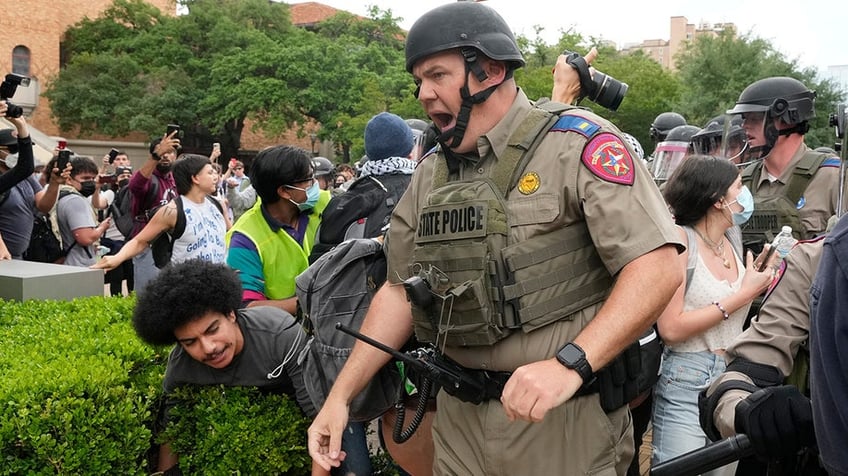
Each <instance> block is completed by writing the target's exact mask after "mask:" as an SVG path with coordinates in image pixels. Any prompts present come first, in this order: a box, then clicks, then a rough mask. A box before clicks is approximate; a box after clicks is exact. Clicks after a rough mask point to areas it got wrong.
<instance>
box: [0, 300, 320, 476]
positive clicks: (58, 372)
mask: <svg viewBox="0 0 848 476" xmlns="http://www.w3.org/2000/svg"><path fill="white" fill-rule="evenodd" d="M134 303H135V300H134V299H133V298H120V297H118V298H111V297H94V298H81V299H77V300H74V301H72V302H62V301H58V302H57V301H27V302H25V303H17V302H8V301H2V300H0V349H2V351H0V474H36V475H38V474H122V475H132V474H149V473H150V472H152V469H153V467H152V466H151V461H153V460H154V456H155V440H156V437H154V435H153V431H152V428H153V422H154V417H155V415H156V409H157V408H158V407H159V402H160V401H161V392H162V390H161V388H162V387H161V381H162V375H163V373H164V370H165V363H166V361H167V356H168V351H169V349H164V348H159V349H157V348H152V347H150V346H147V345H146V344H143V343H142V342H141V341H139V340H138V338H137V337H136V336H135V333H134V332H133V329H132V325H131V324H130V316H131V315H132V307H133V305H134ZM184 396H185V397H187V398H189V397H190V398H193V399H194V400H193V403H192V404H191V405H186V406H185V407H183V409H182V410H180V411H179V413H178V415H179V416H180V419H179V421H178V422H177V423H176V424H175V426H174V428H173V429H172V430H173V431H172V432H171V433H170V434H171V435H173V436H174V438H175V439H174V441H173V445H174V448H177V449H178V450H180V451H181V452H182V453H183V457H182V461H183V463H181V467H184V468H185V469H188V470H189V471H190V472H197V473H204V474H231V473H234V472H236V473H237V472H241V473H247V474H273V473H280V474H307V473H308V468H309V460H308V458H309V456H308V455H307V453H306V449H305V440H306V438H305V435H306V433H305V430H306V426H307V422H306V421H304V418H303V417H302V416H301V414H300V411H299V410H298V409H297V407H296V406H295V405H294V404H293V403H291V402H289V401H288V400H287V399H285V398H284V397H279V396H267V397H262V396H260V395H258V394H257V393H256V392H255V391H251V390H248V389H224V390H222V389H218V388H210V389H204V390H202V391H197V392H194V394H192V392H186V393H185V395H184Z"/></svg>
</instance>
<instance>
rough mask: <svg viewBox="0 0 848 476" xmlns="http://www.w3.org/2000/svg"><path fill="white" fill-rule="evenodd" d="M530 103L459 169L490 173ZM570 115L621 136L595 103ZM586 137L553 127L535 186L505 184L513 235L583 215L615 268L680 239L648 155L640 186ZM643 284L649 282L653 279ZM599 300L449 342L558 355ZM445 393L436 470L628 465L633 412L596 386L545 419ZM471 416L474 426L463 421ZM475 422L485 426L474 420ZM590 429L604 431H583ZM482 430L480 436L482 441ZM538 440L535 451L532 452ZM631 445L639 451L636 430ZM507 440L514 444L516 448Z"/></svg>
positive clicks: (494, 361)
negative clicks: (601, 163) (606, 401)
mask: <svg viewBox="0 0 848 476" xmlns="http://www.w3.org/2000/svg"><path fill="white" fill-rule="evenodd" d="M531 107H532V106H531V104H530V102H529V101H528V100H527V97H526V96H525V95H524V94H523V92H519V95H518V97H517V98H516V101H515V102H514V104H513V106H512V108H511V109H510V111H509V112H508V113H507V115H506V116H505V117H504V119H503V120H501V122H499V123H498V124H497V125H496V126H495V127H494V128H493V129H492V130H491V131H489V133H487V134H486V135H485V136H483V137H481V138H479V139H478V141H477V149H478V152H479V156H480V159H479V160H474V161H472V160H464V161H463V163H462V166H461V168H460V171H459V177H458V178H459V179H471V178H474V177H480V178H483V177H486V176H487V175H488V173H489V170H490V169H491V167H492V164H493V163H494V161H497V160H498V159H499V157H502V156H503V154H504V151H505V150H506V148H507V142H508V139H509V137H510V135H511V134H512V132H513V129H514V128H515V127H516V126H517V125H518V124H520V122H521V120H522V119H523V118H524V117H525V115H526V114H527V113H528V112H529V111H530V109H531ZM566 114H574V115H579V116H581V117H583V118H586V119H588V120H589V121H591V122H592V123H594V124H597V125H598V126H600V130H598V131H597V132H596V133H595V134H594V135H593V136H592V137H598V136H599V135H600V134H604V133H607V134H613V135H614V136H615V137H618V135H619V132H618V130H617V129H616V128H615V127H614V126H612V125H611V124H610V123H609V122H607V121H606V120H604V119H602V118H600V117H598V116H596V115H594V114H592V113H591V112H588V111H584V110H579V109H573V110H569V111H568V112H567V113H566ZM590 140H591V138H589V137H586V136H584V135H582V134H581V133H579V132H574V131H568V132H559V131H551V132H548V133H547V134H546V136H545V138H544V139H543V141H542V142H541V144H540V145H539V147H538V149H536V152H535V154H534V155H533V157H532V159H531V160H530V161H529V163H528V165H527V167H526V168H525V169H524V174H527V173H536V174H537V176H538V178H539V187H538V189H537V190H535V191H533V192H531V193H527V194H523V193H521V192H520V191H519V190H517V189H515V190H511V191H510V192H509V194H508V199H509V202H508V203H509V207H510V208H509V209H510V212H511V218H512V219H513V223H512V224H513V226H512V227H511V229H510V239H511V241H512V242H513V243H514V242H519V241H521V240H526V239H528V238H531V237H534V236H537V235H540V234H544V233H548V232H550V231H553V230H557V229H559V228H561V227H564V226H567V225H569V224H571V223H575V222H580V221H585V222H586V223H587V225H588V228H589V232H590V234H591V236H592V241H593V242H594V244H595V247H596V249H597V251H598V253H599V254H600V257H601V259H602V261H603V264H604V266H606V268H607V270H608V271H609V272H610V273H611V274H616V273H618V272H619V271H620V270H621V268H622V267H623V266H624V265H626V264H627V263H629V262H630V261H632V260H633V259H635V258H637V257H639V256H641V255H643V254H645V253H648V252H650V251H652V250H655V249H657V248H659V247H661V246H663V245H665V244H668V243H674V244H677V245H678V246H679V247H680V248H681V249H682V246H683V245H682V244H681V242H680V237H679V235H678V233H677V232H676V230H675V228H674V224H673V222H672V220H671V216H670V214H669V212H668V208H667V207H666V205H665V203H664V201H663V199H662V197H661V195H660V193H659V191H658V189H657V187H656V185H655V184H654V182H653V180H652V178H651V175H650V173H649V172H648V171H647V170H646V169H645V167H644V165H643V164H642V163H641V161H639V160H631V161H630V166H632V167H633V170H631V172H632V173H633V175H634V177H633V184H632V185H624V184H620V183H614V182H612V181H608V180H605V179H602V178H600V177H599V176H598V175H596V174H595V173H593V172H592V171H591V170H589V168H588V167H587V165H585V164H584V163H583V162H582V161H581V155H582V154H583V153H584V147H586V146H587V144H588V143H589V142H590ZM619 141H620V139H619ZM630 155H631V156H632V155H633V152H632V151H630ZM435 159H436V157H435V156H434V155H431V156H430V157H427V158H425V159H424V160H422V162H421V163H420V164H419V166H418V168H417V170H416V171H415V174H414V176H413V179H412V183H411V184H410V186H409V188H408V189H407V192H406V194H404V196H403V198H402V199H401V200H400V201H399V202H398V205H397V207H395V210H394V214H393V216H392V222H391V227H390V229H389V234H388V238H387V243H386V246H387V248H388V263H389V265H388V268H389V272H388V279H389V280H390V281H391V282H392V283H399V282H402V281H403V279H405V278H406V277H408V276H409V275H410V266H411V265H412V262H411V256H412V251H413V241H414V237H415V233H416V229H417V226H418V217H419V211H420V210H421V208H422V206H423V204H424V201H425V198H426V196H427V194H428V192H430V189H431V183H432V175H433V167H434V165H433V164H434V162H435ZM439 160H441V159H439ZM451 178H452V179H454V178H456V177H451ZM669 265H670V266H673V263H670V264H669ZM645 285H646V286H650V283H645ZM600 306H601V304H596V305H592V306H590V307H588V308H585V309H582V310H580V311H578V312H576V313H575V314H573V315H572V316H569V317H568V318H566V319H563V320H560V321H557V322H554V323H552V324H549V325H547V326H545V327H542V328H541V329H538V330H535V331H533V332H530V333H524V332H521V331H517V332H514V333H513V334H511V335H510V336H508V337H507V338H505V339H503V340H501V341H499V342H497V343H496V344H494V345H491V346H476V347H447V348H446V349H445V353H446V354H448V355H449V356H450V357H452V358H454V359H455V360H457V361H458V362H459V363H460V364H462V365H464V366H466V367H469V368H477V369H494V370H506V371H512V370H514V369H516V368H517V367H519V366H521V365H524V364H527V363H530V362H536V361H540V360H545V359H550V358H551V357H553V356H554V354H555V353H556V351H557V350H558V349H559V348H560V347H561V346H562V345H564V344H565V343H566V342H569V341H572V340H573V339H574V338H575V337H576V336H577V335H578V334H579V333H580V331H581V330H582V329H583V327H585V326H586V324H587V323H588V322H589V321H590V320H591V319H592V318H593V317H594V315H595V313H596V312H597V310H598V309H599V308H600ZM626 318H627V316H622V319H626ZM438 403H439V407H438V411H437V417H436V425H435V427H434V440H435V443H436V452H437V455H436V464H435V466H436V468H437V472H439V471H444V472H446V473H452V472H455V471H460V472H461V473H466V472H467V474H482V473H486V474H555V473H559V474H561V473H562V472H563V471H565V469H564V468H565V466H562V464H567V467H568V468H569V470H568V471H572V470H573V471H574V472H575V474H576V472H581V474H582V471H590V470H597V469H599V468H607V472H600V473H598V474H615V468H614V466H615V463H614V462H613V461H615V460H617V459H618V460H619V461H618V463H621V462H622V461H623V463H624V466H623V467H624V468H626V467H627V465H628V464H629V462H630V459H629V457H628V456H627V455H623V454H622V453H621V451H622V448H626V445H624V446H620V443H621V440H623V439H625V436H623V435H624V434H626V433H627V432H628V429H629V424H630V423H629V416H627V412H626V411H624V407H622V409H620V410H622V411H618V410H617V411H614V412H612V413H610V414H609V415H604V413H603V412H602V411H601V410H600V407H599V404H598V399H597V396H596V395H595V396H591V398H590V397H586V398H576V399H572V400H569V401H568V402H566V404H564V405H562V406H560V407H559V408H557V409H555V410H554V411H552V412H549V414H548V415H547V416H546V417H545V420H544V421H543V422H541V423H527V422H507V421H506V418H505V416H504V411H503V409H502V408H501V407H500V402H498V401H496V400H492V401H491V402H488V403H483V404H481V405H478V406H475V405H470V404H462V403H461V402H458V401H456V400H455V399H452V398H450V397H446V396H444V392H442V393H441V394H440V396H439V401H438ZM454 406H456V407H457V408H453V407H454ZM466 426H470V427H471V428H470V429H468V428H465V430H461V429H460V428H459V427H466ZM478 427H482V428H483V430H482V431H476V430H474V428H478ZM554 427H556V428H554ZM581 428H582V429H581ZM587 428H593V429H594V430H597V431H592V432H587V431H585V430H586V429H587ZM602 429H603V430H604V431H601V430H602ZM470 433H474V434H473V435H471V434H470ZM590 433H591V435H590ZM477 438H479V441H475V439H477ZM530 447H533V448H534V450H533V451H527V449H528V448H530ZM629 447H630V450H629V451H631V452H632V439H631V440H630V445H629ZM499 448H500V449H499ZM508 448H515V451H509V450H507V449H508ZM536 449H539V452H537V451H536ZM505 450H506V451H505ZM624 451H626V450H624ZM517 452H521V455H519V454H516V453H517ZM616 452H618V454H616ZM631 454H632V453H631ZM561 458H565V460H563V459H561ZM475 463H479V465H476V466H475ZM457 465H460V466H459V469H458V468H457ZM540 465H542V466H540ZM558 465H559V466H558ZM440 468H441V469H440ZM445 468H448V469H445ZM593 474H595V473H593Z"/></svg>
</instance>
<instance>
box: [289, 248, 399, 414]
mask: <svg viewBox="0 0 848 476" xmlns="http://www.w3.org/2000/svg"><path fill="white" fill-rule="evenodd" d="M385 280H386V256H385V254H384V253H383V246H382V244H381V243H380V242H379V241H377V240H373V239H368V238H357V239H352V240H347V241H344V242H342V243H340V244H339V245H337V246H336V247H335V248H333V249H331V250H330V251H328V252H326V253H324V254H323V255H322V256H321V257H320V258H319V259H318V260H317V261H315V262H314V263H312V264H311V265H310V266H309V268H307V269H306V271H304V272H303V273H301V274H300V275H299V276H298V277H297V278H296V279H295V284H296V291H295V292H296V293H297V300H298V304H299V305H300V311H301V312H302V313H303V314H304V316H305V317H306V318H307V320H308V325H309V324H311V327H312V331H311V334H312V335H311V337H310V339H309V341H308V342H307V343H306V348H305V349H304V350H303V352H302V353H301V355H300V358H299V362H300V364H301V367H302V368H303V379H304V382H305V384H306V390H307V392H308V393H309V397H310V398H311V399H312V403H313V404H314V405H315V408H319V409H320V408H321V407H322V406H323V405H324V401H325V400H326V398H327V394H329V393H330V388H331V387H332V386H333V383H334V382H335V380H336V378H337V377H338V375H339V373H340V372H341V370H342V367H344V364H345V362H346V361H347V358H348V356H349V355H350V352H351V350H352V349H353V345H354V343H355V342H356V339H355V338H353V337H351V336H350V335H348V334H345V333H344V332H342V331H340V330H337V329H336V327H335V326H336V323H337V322H340V323H342V324H344V325H346V326H348V327H351V328H353V329H355V330H359V328H360V327H361V326H362V322H363V321H364V320H365V314H366V312H367V311H368V307H369V306H370V304H371V299H372V298H373V297H374V294H375V293H376V292H377V290H378V289H379V288H380V286H381V285H382V284H383V282H384V281H385ZM400 384H401V378H400V372H399V371H398V369H397V366H396V365H395V363H394V362H389V363H388V364H387V365H386V366H385V367H383V368H382V369H381V370H380V371H379V372H378V373H377V375H376V376H375V377H374V378H373V379H372V380H371V382H370V383H369V384H368V385H367V386H366V387H365V389H364V390H363V391H362V392H361V393H360V394H359V395H358V396H357V397H356V398H354V400H353V401H352V402H351V404H350V420H351V421H369V420H372V419H374V418H377V417H378V416H380V415H382V414H383V413H385V412H386V410H388V409H389V408H390V407H392V406H393V405H394V403H395V400H396V399H397V394H398V387H399V386H400Z"/></svg>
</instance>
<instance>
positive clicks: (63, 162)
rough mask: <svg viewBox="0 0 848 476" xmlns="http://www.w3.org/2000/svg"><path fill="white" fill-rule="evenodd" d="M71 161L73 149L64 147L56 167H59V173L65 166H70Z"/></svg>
mask: <svg viewBox="0 0 848 476" xmlns="http://www.w3.org/2000/svg"><path fill="white" fill-rule="evenodd" d="M70 161H71V151H70V150H68V149H62V150H60V151H59V158H58V159H56V168H58V169H59V173H60V174H61V173H62V171H63V170H65V167H67V166H68V162H70Z"/></svg>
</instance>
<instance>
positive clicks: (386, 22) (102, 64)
mask: <svg viewBox="0 0 848 476" xmlns="http://www.w3.org/2000/svg"><path fill="white" fill-rule="evenodd" d="M180 4H181V5H183V6H184V7H185V8H186V10H187V13H186V14H183V15H179V16H176V17H170V16H167V15H163V14H162V13H161V12H159V11H158V10H157V9H156V8H155V7H152V6H151V5H149V4H147V3H144V1H143V0H114V3H113V4H112V6H111V7H109V8H108V9H107V10H106V11H104V13H103V14H102V15H101V17H99V18H97V19H88V18H86V19H84V20H82V21H80V22H79V23H77V24H76V25H74V26H73V27H71V28H70V29H69V30H68V31H67V32H66V33H65V42H64V45H63V48H64V51H65V52H66V53H67V55H66V57H67V58H69V61H68V62H67V64H66V65H65V67H64V68H63V69H62V70H61V71H60V73H59V74H58V76H57V77H56V78H54V80H53V81H52V82H51V83H50V84H49V85H48V87H47V90H46V92H45V95H46V96H47V97H48V98H49V99H50V101H51V103H52V110H53V113H54V116H55V118H56V121H57V123H58V125H59V127H60V128H61V129H62V130H64V131H72V130H77V131H78V132H79V133H80V135H82V136H89V135H93V134H103V135H109V136H123V135H126V134H128V133H131V132H139V131H140V132H145V133H148V134H151V135H157V136H158V135H160V134H161V133H162V129H163V125H164V124H166V123H171V122H178V123H180V124H182V125H183V129H185V130H187V131H188V135H187V137H186V139H184V141H183V142H184V145H185V146H187V147H188V148H191V147H200V146H208V143H209V142H212V141H218V142H221V143H222V146H223V147H224V155H225V156H229V154H230V152H233V153H234V152H235V151H236V150H238V149H239V148H240V147H241V142H240V139H241V133H242V129H243V128H244V124H245V123H246V122H245V121H247V120H249V121H250V122H251V123H252V124H254V127H255V128H256V129H257V130H261V131H264V132H266V133H268V134H269V135H271V134H278V133H280V132H282V131H285V130H292V129H293V130H295V131H296V132H297V133H298V134H301V135H303V134H306V133H307V132H312V130H313V126H309V130H308V131H307V130H306V125H307V124H308V123H309V122H310V121H314V122H315V123H317V124H319V125H320V127H319V128H318V130H317V134H318V137H319V138H320V139H321V140H329V141H332V142H334V143H335V144H336V145H337V151H338V152H339V153H340V154H342V155H343V157H344V160H350V159H351V158H354V159H355V158H357V157H358V156H359V154H361V153H362V152H363V151H364V147H363V143H362V132H363V130H364V128H365V124H366V123H367V121H368V119H369V118H370V117H371V116H373V115H374V114H376V113H378V112H380V111H385V110H389V111H392V112H395V113H397V114H399V115H401V116H402V117H407V118H412V117H415V118H421V119H426V118H425V116H424V113H423V111H422V109H421V106H420V104H419V103H418V101H417V100H416V99H415V98H414V97H413V95H412V93H413V90H414V87H415V86H414V84H413V82H412V78H411V77H410V75H409V74H408V73H407V72H406V71H405V64H404V32H403V31H402V30H401V29H400V28H399V27H398V20H399V19H398V18H395V17H394V16H393V15H392V12H391V10H387V11H382V10H380V9H379V8H377V7H371V9H370V11H369V18H361V17H357V16H354V15H351V14H349V13H345V12H341V13H339V14H338V15H336V16H334V17H332V18H330V19H328V20H325V21H323V22H321V23H319V24H318V25H316V26H315V27H314V28H310V29H303V28H295V27H293V26H292V24H291V21H290V16H289V10H288V5H286V4H284V3H278V2H268V1H267V0H181V1H180ZM542 32H543V29H542V27H536V28H535V36H534V37H532V38H528V37H524V36H519V37H518V38H517V40H518V45H519V48H520V49H521V51H522V53H523V55H524V57H525V59H526V63H527V64H526V66H525V67H524V68H522V69H520V70H518V71H517V72H516V75H515V77H516V80H517V82H518V84H519V85H520V86H521V87H522V89H523V90H524V91H525V92H526V93H527V95H528V97H530V98H531V99H537V98H540V97H548V96H550V91H551V87H552V76H551V67H552V66H553V64H554V63H555V61H556V58H557V56H558V55H559V54H560V53H562V51H563V50H573V51H578V52H580V53H585V52H586V51H588V50H589V49H590V48H591V47H593V46H594V47H597V48H598V49H599V52H600V54H599V57H598V59H597V60H596V61H595V63H594V65H593V66H594V67H596V68H597V69H598V70H599V71H602V72H604V73H605V74H607V75H609V76H611V77H613V78H615V79H618V80H619V81H622V82H624V83H627V84H628V85H629V89H628V91H627V95H626V97H625V99H624V101H623V102H622V105H621V107H620V109H619V110H618V111H615V112H613V111H609V110H606V109H604V108H602V107H600V106H598V105H596V104H594V103H592V102H590V101H588V100H584V101H583V103H582V105H583V106H585V107H590V108H591V109H593V110H594V111H595V112H597V113H598V114H600V115H602V116H604V117H606V118H608V119H610V120H612V121H613V122H615V123H616V124H617V125H618V126H619V128H621V129H622V130H624V131H627V132H629V133H631V134H632V135H634V136H635V137H636V138H637V139H638V140H639V141H640V142H642V143H643V146H644V147H643V148H645V149H646V150H647V151H649V150H650V148H651V147H650V144H649V138H648V130H649V127H650V124H651V122H652V121H653V119H654V118H655V117H656V116H657V115H658V114H659V113H661V112H665V111H669V110H674V111H677V112H680V113H681V114H683V115H684V116H685V117H686V118H687V119H688V121H689V122H690V123H691V124H696V125H701V124H704V123H705V122H706V121H707V120H708V119H709V118H712V117H714V116H715V115H717V114H719V113H721V112H722V111H724V110H726V109H727V108H729V107H731V106H732V105H733V103H734V101H735V99H736V98H737V97H738V96H739V93H740V92H741V91H742V89H744V87H745V86H747V85H748V84H750V83H751V82H753V81H755V80H757V79H760V78H764V77H767V76H774V75H787V76H792V77H796V78H798V79H800V80H801V81H803V82H804V83H805V84H807V85H808V86H809V87H810V88H811V89H814V90H816V91H817V93H818V98H817V104H816V106H817V109H818V112H819V113H818V117H817V118H816V120H815V121H814V123H813V124H812V126H813V128H812V130H811V132H810V135H809V137H810V140H809V142H810V143H811V145H820V144H829V143H832V141H833V139H832V135H833V134H832V131H831V130H830V128H828V127H827V116H828V114H829V113H830V112H832V111H833V110H834V109H835V104H836V103H837V102H838V101H840V100H842V99H843V98H844V92H841V91H838V90H837V89H836V87H835V85H834V84H833V83H832V82H829V81H821V80H818V79H817V78H816V76H815V74H814V71H812V70H810V69H802V68H800V67H799V65H798V64H797V61H789V60H787V59H786V58H785V57H784V56H783V55H782V54H781V53H780V52H778V51H776V50H775V49H774V47H773V46H772V45H771V43H769V42H768V41H766V40H763V39H759V38H756V37H753V36H752V35H750V34H748V35H742V36H738V37H737V36H734V35H733V34H731V33H729V32H727V33H724V34H720V35H718V36H717V37H709V36H704V37H698V38H697V39H696V40H694V41H693V42H691V43H690V44H689V45H688V47H687V48H686V49H685V50H684V51H683V52H682V54H680V55H679V56H678V58H677V67H678V71H677V72H676V73H675V72H671V71H668V70H665V69H663V68H661V67H660V65H659V64H657V63H655V62H654V61H653V60H651V59H650V58H648V57H647V56H645V55H643V54H641V53H635V54H623V53H620V52H618V51H616V50H615V48H614V47H612V46H610V45H609V44H607V43H605V42H603V41H601V40H600V39H596V38H586V37H584V36H583V35H581V34H580V33H579V32H577V31H576V30H575V29H574V28H573V27H572V28H569V29H568V30H561V31H560V37H559V39H558V40H557V41H556V42H555V43H554V44H547V43H545V42H544V41H543V40H542V39H541V33H542Z"/></svg>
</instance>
